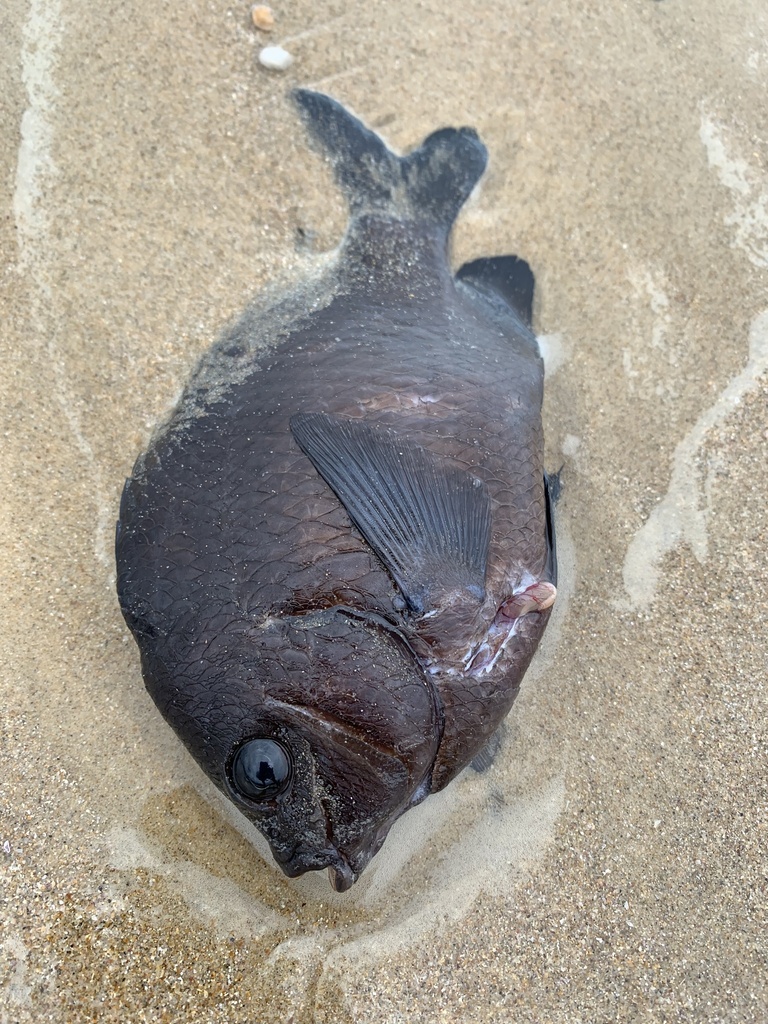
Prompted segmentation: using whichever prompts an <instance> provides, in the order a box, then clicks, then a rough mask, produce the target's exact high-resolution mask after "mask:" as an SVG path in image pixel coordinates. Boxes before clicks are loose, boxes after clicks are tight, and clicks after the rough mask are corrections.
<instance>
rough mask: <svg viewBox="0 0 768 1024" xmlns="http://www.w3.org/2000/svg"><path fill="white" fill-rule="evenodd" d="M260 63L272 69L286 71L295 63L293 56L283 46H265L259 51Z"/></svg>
mask: <svg viewBox="0 0 768 1024" xmlns="http://www.w3.org/2000/svg"><path fill="white" fill-rule="evenodd" d="M259 64H262V65H263V66H264V67H265V68H269V69H270V71H285V70H286V69H287V68H289V67H290V66H291V64H293V57H292V56H291V55H290V53H288V51H287V50H284V49H283V48H282V46H265V47H264V49H263V50H261V52H260V53H259Z"/></svg>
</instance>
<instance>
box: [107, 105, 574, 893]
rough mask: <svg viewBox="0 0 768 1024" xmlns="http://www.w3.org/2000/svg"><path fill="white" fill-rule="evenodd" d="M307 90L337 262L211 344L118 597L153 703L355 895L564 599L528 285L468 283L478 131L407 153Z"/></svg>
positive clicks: (128, 518)
mask: <svg viewBox="0 0 768 1024" xmlns="http://www.w3.org/2000/svg"><path fill="white" fill-rule="evenodd" d="M295 99H296V102H297V105H298V107H299V110H300V112H301V114H302V117H303V119H304V122H305V124H306V126H307V128H308V130H309V132H310V134H311V135H312V136H313V138H314V139H315V141H316V142H317V143H319V144H320V146H321V147H322V148H323V149H324V150H325V151H326V153H327V154H328V156H329V157H330V160H331V161H332V164H333V167H334V169H335V173H336V177H337V180H338V182H339V184H340V185H341V187H342V188H343V190H344V192H345V194H346V196H347V199H348V201H349V204H350V208H351V219H350V223H349V228H348V230H347V234H346V236H345V238H344V241H343V243H342V245H341V247H340V250H339V252H338V254H337V259H336V261H335V264H334V266H333V268H332V270H330V271H327V272H325V274H324V275H323V276H322V278H321V279H320V280H318V281H316V282H314V283H312V284H310V285H307V286H306V287H305V288H302V289H300V290H299V291H298V292H297V293H296V294H294V295H293V296H292V297H291V298H289V299H287V300H285V301H283V302H281V303H279V304H277V305H276V306H275V307H273V308H272V309H269V310H266V311H264V310H262V311H259V310H258V309H257V308H253V309H251V310H249V311H247V312H246V313H245V314H244V316H243V317H242V319H241V320H240V321H239V323H238V324H237V325H236V326H235V327H234V328H233V329H231V330H230V331H229V332H228V333H227V334H226V336H225V337H224V338H223V339H222V340H221V341H220V342H219V343H218V344H217V345H216V346H215V347H214V348H213V349H212V350H211V352H210V353H209V354H208V356H207V357H206V358H205V359H204V361H203V363H202V365H201V366H200V368H199V369H198V371H197V373H196V375H195V377H194V378H193V380H192V381H191V383H190V385H189V387H188V388H187V390H186V392H185V394H184V395H183V397H182V399H181V401H180V403H179V405H178V407H177V409H176V411H175V412H174V414H173V415H172V417H171V419H170V421H169V422H168V423H166V424H165V425H164V426H163V427H162V428H161V429H160V430H159V431H158V432H157V433H156V435H155V436H154V437H153V439H152V441H151V443H150V445H149V448H148V450H147V452H146V453H145V454H144V455H142V456H141V457H140V458H139V460H138V461H137V463H136V466H135V469H134V471H133V476H132V477H131V479H129V480H128V481H127V483H126V486H125V491H124V493H123V499H122V504H121V508H120V522H119V524H118V531H117V565H118V584H117V586H118V593H119V597H120V604H121V607H122V610H123V614H124V615H125V619H126V622H127V623H128V625H129V626H130V628H131V630H132V632H133V634H134V636H135V638H136V642H137V643H138V645H139V648H140V651H141V660H142V668H143V673H144V679H145V682H146V685H147V688H148V689H149V692H150V693H151V695H152V697H153V699H154V700H155V702H156V704H157V705H158V707H159V709H160V710H161V712H162V713H163V715H164V716H165V717H166V719H167V720H168V721H169V722H170V724H171V725H172V726H173V728H174V729H175V730H176V732H177V733H178V735H179V736H180V737H181V739H182V740H183V741H184V743H185V744H186V745H187V747H188V748H189V750H190V751H191V752H192V754H193V755H194V757H195V758H196V759H197V761H198V763H199V764H200V765H201V767H202V768H203V769H204V770H205V771H206V772H207V773H208V775H209V776H210V777H211V779H212V780H213V781H214V782H215V783H216V785H217V786H219V787H220V788H221V789H222V790H223V791H224V792H225V793H226V794H227V795H228V796H229V797H230V799H231V800H233V801H234V803H235V804H236V805H237V807H239V809H240V810H241V811H242V812H243V814H245V815H246V816H247V817H248V818H250V819H251V821H253V822H254V823H255V824H256V825H257V826H258V828H259V829H260V830H261V831H262V832H263V834H264V835H265V836H266V838H267V839H268V840H269V843H270V845H271V847H272V851H273V853H274V856H275V858H276V860H277V862H278V863H279V864H280V866H281V868H282V869H283V871H284V872H285V873H286V874H287V875H291V876H293V875H299V874H302V873H303V872H305V871H312V870H317V869H320V868H325V867H327V868H329V869H330V876H331V881H332V883H333V884H334V886H335V888H336V889H338V890H340V891H343V890H344V889H347V888H349V886H350V885H352V884H353V882H355V881H356V880H357V878H358V876H359V875H360V872H361V871H362V870H363V868H364V867H365V865H366V864H367V863H368V861H369V860H370V859H371V857H373V855H374V854H375V853H376V852H377V850H378V849H379V848H380V847H381V845H382V843H383V842H384V839H385V837H386V835H387V833H388V831H389V829H390V828H391V826H392V824H393V823H394V821H395V820H396V819H397V818H398V817H399V816H400V815H401V814H402V813H403V812H404V811H406V810H407V809H408V808H409V807H412V806H413V805H414V804H416V803H418V802H419V801H420V800H422V799H424V797H426V796H427V795H428V794H430V793H434V792H436V791H437V790H439V789H442V788H443V787H444V786H445V785H446V784H447V783H449V782H450V781H451V779H453V778H454V776H456V775H457V774H458V773H459V772H460V771H461V770H462V769H463V768H464V767H465V766H466V765H467V764H469V762H470V761H471V760H472V759H473V758H474V757H475V755H477V754H478V752H479V751H480V750H481V749H482V748H483V747H484V745H485V744H486V743H487V742H488V741H489V739H490V737H491V736H492V734H493V733H494V731H495V730H496V728H497V726H498V725H499V723H500V722H501V720H502V719H503V718H504V716H505V715H506V714H507V712H508V711H509V709H510V706H511V705H512V702H513V701H514V699H515V697H516V695H517V692H518V690H519V687H520V683H521V680H522V678H523V674H524V673H525V670H526V668H527V667H528V664H529V662H530V660H531V657H532V656H533V653H534V651H535V649H536V646H537V644H538V642H539V639H540V637H541V635H542V633H543V631H544V627H545V626H546V623H547V619H548V617H549V610H548V609H549V607H550V606H551V604H552V602H553V601H554V598H555V586H554V584H555V582H556V580H555V557H554V535H553V529H552V520H551V512H550V501H549V493H548V484H547V480H546V479H545V474H544V470H543V466H542V428H541V416H540V410H541V401H542V384H543V368H542V361H541V358H540V355H539V350H538V346H537V343H536V339H535V337H534V335H533V334H532V332H531V329H530V321H531V304H532V299H533V276H532V274H531V272H530V269H529V267H528V265H527V264H526V263H524V262H523V261H522V260H518V259H517V258H515V257H513V256H501V257H494V258H491V259H478V260H474V261H473V262H471V263H468V264H465V265H464V266H463V267H461V269H460V270H459V271H458V272H457V273H456V274H455V275H453V274H452V273H451V270H450V268H449V264H448V256H447V252H448V238H449V233H450V229H451V226H452V224H453V221H454V219H455V217H456V215H457V213H458V211H459V209H460V207H461V206H462V204H463V203H464V201H465V200H466V198H467V196H468V195H469V193H470V191H471V190H472V188H473V187H474V185H475V183H476V182H477V180H478V179H479V178H480V176H481V174H482V173H483V170H484V169H485V164H486V159H487V154H486V150H485V147H484V146H483V144H482V143H481V142H480V140H479V139H478V137H477V135H476V134H475V132H474V131H473V130H472V129H469V128H461V129H458V130H456V129H444V130H442V131H438V132H435V133H434V134H433V135H430V136H429V137H428V138H427V139H426V140H425V141H424V142H423V143H422V145H421V146H420V147H419V148H418V149H416V150H414V151H413V152H412V153H410V154H408V155H407V156H405V157H397V156H395V155H394V154H393V153H392V152H391V151H390V150H389V149H387V147H386V146H385V144H384V143H383V142H382V140H381V139H380V138H379V137H378V136H377V135H375V134H374V133H373V132H371V131H369V130H368V129H367V128H365V127H364V125H363V124H362V123H361V122H360V121H358V120H357V119H356V118H354V117H353V116H352V115H351V114H350V113H348V112H347V111H346V110H345V109H344V108H343V107H341V106H340V105H339V104H338V103H336V102H335V101H334V100H332V99H329V98H328V97H327V96H322V95H319V94H317V93H312V92H306V91H299V92H297V93H295Z"/></svg>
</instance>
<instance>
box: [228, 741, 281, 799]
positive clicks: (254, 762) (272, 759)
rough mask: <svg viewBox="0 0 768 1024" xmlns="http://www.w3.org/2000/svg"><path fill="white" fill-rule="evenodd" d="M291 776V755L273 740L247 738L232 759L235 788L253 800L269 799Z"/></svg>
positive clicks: (279, 791)
mask: <svg viewBox="0 0 768 1024" xmlns="http://www.w3.org/2000/svg"><path fill="white" fill-rule="evenodd" d="M290 778H291V758H290V755H289V754H288V751H287V750H286V749H285V747H283V746H282V745H281V744H280V743H277V742H276V741H275V740H268V739H252V740H247V741H246V742H245V743H243V745H242V746H241V747H239V749H238V750H237V753H236V754H235V757H234V760H233V761H232V781H233V782H234V784H235V788H236V789H237V791H238V792H239V793H240V794H241V795H242V796H245V797H250V799H252V800H271V799H272V798H273V797H276V796H279V795H280V793H282V792H283V790H284V789H285V788H286V786H287V785H288V782H289V781H290Z"/></svg>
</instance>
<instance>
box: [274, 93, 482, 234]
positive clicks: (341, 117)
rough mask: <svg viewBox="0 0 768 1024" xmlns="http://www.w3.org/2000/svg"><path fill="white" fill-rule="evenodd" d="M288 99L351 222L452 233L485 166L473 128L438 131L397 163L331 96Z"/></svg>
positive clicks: (397, 160)
mask: <svg viewBox="0 0 768 1024" xmlns="http://www.w3.org/2000/svg"><path fill="white" fill-rule="evenodd" d="M292 95H293V99H294V101H295V103H296V105H297V106H298V108H299V112H300V114H301V117H302V120H303V121H304V124H305V126H306V128H307V130H308V132H309V134H310V135H311V137H312V138H313V139H314V140H315V141H316V142H317V143H318V144H319V146H320V147H321V149H322V150H323V151H324V152H326V153H327V154H328V156H329V157H330V159H331V163H332V164H333V169H334V172H335V174H336V180H337V181H338V182H339V185H340V186H341V188H342V189H343V191H344V194H345V195H346V197H347V201H348V202H349V206H350V210H351V212H352V215H353V216H359V215H362V214H365V213H379V214H385V215H386V214H389V215H391V216H393V217H399V218H403V219H409V220H422V221H424V220H426V221H429V222H431V223H433V224H435V225H439V226H441V227H443V228H445V229H446V230H448V229H450V227H451V225H452V224H453V221H454V220H455V219H456V215H457V214H458V212H459V210H460V209H461V207H462V205H463V204H464V202H465V201H466V199H467V197H468V196H469V194H470V192H471V191H472V189H473V188H474V187H475V185H476V184H477V182H478V180H479V179H480V176H481V175H482V173H483V171H484V170H485V166H486V163H487V161H488V152H487V150H486V148H485V146H484V145H483V143H482V142H481V141H480V139H479V138H478V136H477V132H475V130H474V129H473V128H442V129H440V131H436V132H433V134H432V135H429V136H428V137H427V138H426V139H425V140H424V142H422V144H421V145H420V146H419V147H418V149H415V150H413V152H411V153H409V154H408V155H407V156H404V157H399V156H397V155H396V154H395V153H393V152H392V151H391V150H390V149H389V148H388V147H387V146H386V144H385V143H384V142H383V140H382V139H381V138H380V137H379V136H378V135H377V134H376V133H375V132H372V131H371V130H370V129H369V128H366V127H365V125H364V124H363V123H362V121H359V120H358V119H357V118H356V117H354V116H353V115H352V114H350V113H349V111H348V110H346V109H345V108H344V107H343V106H342V105H341V104H340V103H337V102H336V100H333V99H331V98H330V96H325V95H323V94H322V93H319V92H310V91H309V90H307V89H296V90H295V91H294V92H293V94H292Z"/></svg>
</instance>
